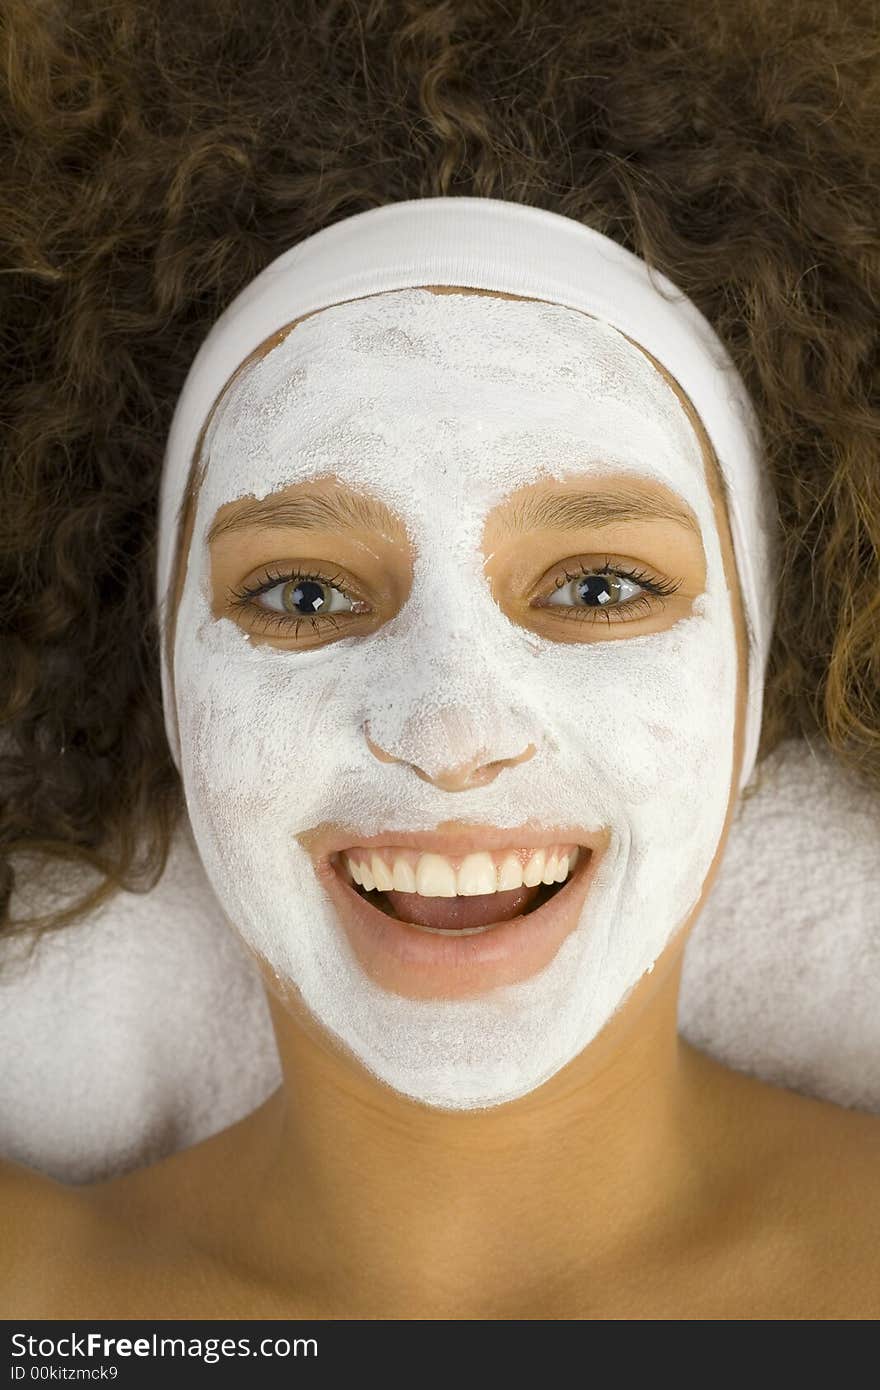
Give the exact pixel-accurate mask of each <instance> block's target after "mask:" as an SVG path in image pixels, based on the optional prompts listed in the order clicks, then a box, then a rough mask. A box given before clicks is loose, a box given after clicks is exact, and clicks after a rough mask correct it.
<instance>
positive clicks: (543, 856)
mask: <svg viewBox="0 0 880 1390" xmlns="http://www.w3.org/2000/svg"><path fill="white" fill-rule="evenodd" d="M578 854H579V850H578V847H577V845H551V846H549V847H548V848H547V849H538V850H501V851H500V852H498V853H496V854H490V853H488V852H487V851H485V850H481V851H480V852H479V853H477V854H467V855H465V856H464V857H463V858H456V857H453V858H447V857H446V855H443V854H420V853H419V852H418V851H417V850H411V849H396V848H394V847H393V846H388V845H386V846H383V848H382V849H381V850H366V849H357V848H352V849H349V850H345V851H343V853H342V860H343V863H344V864H345V867H346V868H347V869H348V872H349V873H350V874H351V876H352V878H353V879H354V881H355V883H357V884H359V885H360V887H361V888H365V889H366V890H367V891H368V892H369V891H370V890H371V889H373V888H378V889H379V890H380V891H382V892H388V891H389V890H392V889H393V890H396V891H398V892H401V893H419V894H421V896H422V897H424V898H454V897H457V896H462V897H475V896H476V895H477V894H479V893H504V892H507V891H509V890H510V889H511V888H522V887H523V885H525V886H526V887H528V888H531V887H534V886H535V885H536V884H538V883H564V881H565V879H566V878H567V877H568V874H569V872H570V871H571V869H573V868H574V866H575V864H576V863H577V861H578Z"/></svg>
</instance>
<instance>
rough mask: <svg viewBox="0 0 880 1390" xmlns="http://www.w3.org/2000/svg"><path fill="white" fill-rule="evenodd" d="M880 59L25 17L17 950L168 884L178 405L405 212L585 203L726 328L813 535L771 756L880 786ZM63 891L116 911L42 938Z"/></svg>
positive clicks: (632, 6)
mask: <svg viewBox="0 0 880 1390" xmlns="http://www.w3.org/2000/svg"><path fill="white" fill-rule="evenodd" d="M878 28H880V25H878V8H877V4H876V3H874V0H845V3H844V0H823V3H822V4H817V3H814V0H787V3H785V4H768V3H767V0H705V3H703V4H701V5H688V6H685V5H682V4H681V3H673V0H614V3H610V4H609V3H608V0H602V3H601V4H600V3H597V2H596V0H460V2H459V3H452V2H451V0H324V3H318V0H297V2H296V3H284V0H259V3H257V2H256V0H251V3H247V0H187V3H186V4H185V5H180V4H169V3H167V0H151V3H149V4H147V3H138V0H114V3H113V4H112V5H108V4H107V3H106V0H77V3H75V4H73V3H71V0H5V3H4V7H3V19H2V30H0V45H2V63H0V73H2V78H0V103H2V105H0V115H2V127H0V149H2V156H3V158H2V168H3V175H2V191H0V231H2V239H3V244H4V247H5V258H4V259H5V262H6V264H5V266H3V267H2V274H0V296H2V316H0V323H2V328H0V333H2V343H3V375H2V388H0V389H2V402H3V405H2V416H3V426H4V436H3V470H2V484H0V486H2V495H0V566H2V587H3V618H2V624H3V633H2V650H3V653H4V662H3V667H2V672H0V708H2V720H3V725H4V729H3V733H2V746H0V921H2V922H3V926H4V930H5V931H7V932H11V931H16V932H18V931H32V930H34V929H40V930H44V929H45V930H50V929H56V928H59V927H62V926H64V925H66V924H68V923H71V922H73V921H75V920H78V919H82V918H83V917H85V916H86V915H87V914H89V913H91V912H92V911H94V909H96V908H97V907H98V906H99V904H103V903H105V902H107V901H109V899H110V898H111V897H112V896H113V895H114V894H115V893H116V892H117V891H118V890H119V889H123V888H124V889H128V890H129V891H138V892H141V891H149V889H150V888H152V887H153V886H154V885H155V883H156V881H157V880H158V878H159V877H160V876H161V874H162V872H163V871H164V868H165V863H166V858H167V855H168V852H169V848H170V844H171V841H172V837H173V835H174V833H175V831H176V828H177V826H178V823H179V820H180V818H181V816H182V815H185V803H184V800H183V793H182V788H181V785H180V779H179V777H178V774H177V771H176V768H175V767H174V764H173V762H172V759H171V755H170V752H169V749H168V745H167V741H166V737H165V731H164V725H163V719H162V708H161V695H160V684H159V667H158V658H159V632H158V627H157V619H156V605H155V594H154V562H155V543H156V513H157V497H158V484H159V476H160V469H161V464H162V455H163V449H164V443H165V437H166V434H167V431H168V427H169V424H170V420H171V414H172V411H173V409H174V405H175V401H176V397H177V395H178V393H179V391H180V388H181V386H182V383H183V380H184V377H185V376H186V373H187V371H188V369H189V366H190V364H191V362H192V359H193V357H194V356H195V353H196V351H197V349H198V347H199V345H200V343H201V341H202V339H203V338H204V336H205V334H206V333H207V331H208V329H209V327H210V325H211V324H212V323H213V321H214V320H215V319H216V318H217V316H218V315H219V313H220V312H221V311H222V310H223V308H224V307H225V306H226V305H227V304H228V303H229V301H230V300H231V299H232V298H233V297H234V296H235V295H236V294H237V293H238V291H239V290H240V289H242V288H243V286H244V285H245V284H246V283H247V282H248V281H249V280H250V279H251V278H252V277H253V276H254V275H255V274H257V272H258V271H259V270H261V269H262V268H263V266H264V265H266V263H267V262H268V261H270V260H272V259H273V258H274V257H275V256H277V255H278V254H279V253H280V252H281V251H282V250H284V249H285V248H286V247H288V246H290V245H291V244H292V243H294V242H296V241H298V240H299V239H301V238H303V237H305V236H308V235H309V234H310V233H312V232H315V231H317V230H319V229H320V228H322V227H325V226H327V225H328V224H330V223H332V222H335V221H337V220H339V219H341V218H343V217H347V216H349V215H350V214H352V213H355V212H360V211H362V210H364V209H366V208H370V207H375V206H378V205H380V204H383V203H387V202H389V201H393V200H399V199H407V198H420V197H429V196H436V195H445V196H454V195H462V194H467V195H471V196H483V197H498V198H507V199H512V200H516V201H519V202H523V203H530V204H534V205H537V206H540V207H544V208H549V209H552V210H554V211H557V212H560V213H562V214H564V215H566V216H568V217H572V218H575V219H578V220H580V221H583V222H584V223H586V224H587V225H589V226H591V227H595V228H597V229H598V230H599V231H601V232H604V233H605V234H606V235H608V236H611V237H613V238H615V239H616V240H618V241H620V242H621V243H622V244H623V245H625V246H627V247H629V249H631V250H633V251H635V252H636V253H637V254H638V255H639V256H641V257H643V259H644V260H645V261H646V262H648V264H649V265H651V266H655V267H656V268H658V269H659V270H661V271H663V272H664V273H665V274H666V275H668V276H669V277H670V279H672V280H673V281H674V282H675V283H676V284H678V285H679V286H680V287H681V288H682V289H683V290H684V291H685V292H686V293H687V294H688V295H689V296H690V297H691V298H692V299H693V300H694V301H695V302H696V304H697V305H698V306H699V307H700V309H701V310H702V311H703V313H704V314H705V315H706V317H707V318H708V319H709V321H710V322H711V323H712V324H713V325H714V327H715V329H716V331H717V332H718V334H719V335H720V337H721V338H722V339H723V341H724V342H725V343H726V344H727V346H728V348H729V350H730V352H731V354H732V356H733V358H734V360H735V362H736V364H737V366H738V368H739V370H740V372H741V373H742V376H743V378H744V380H745V383H746V386H747V387H748V389H749V390H750V392H751V394H752V398H753V400H754V402H755V405H756V407H757V410H758V413H759V417H760V420H761V423H762V427H763V431H764V438H765V443H766V455H767V458H766V464H767V468H768V469H769V470H770V474H771V477H772V479H773V482H774V486H775V488H776V492H777V496H778V499H779V507H780V512H781V519H782V524H783V528H784V550H783V558H782V565H781V572H780V574H779V576H778V583H779V586H780V587H779V618H778V622H777V628H776V634H775V640H774V646H773V650H772V653H771V658H770V669H769V674H768V680H767V686H766V701H765V717H764V728H763V735H762V740H761V747H760V750H759V759H764V758H765V757H766V756H767V754H768V753H769V752H770V751H771V750H772V749H773V748H775V746H776V745H777V744H778V743H779V742H780V740H781V739H783V738H787V737H804V738H806V739H809V740H812V739H816V738H818V739H821V740H823V741H824V742H825V743H826V744H827V745H828V746H829V747H830V748H831V749H832V750H833V751H834V752H835V753H836V754H837V755H838V757H839V758H840V760H841V761H842V762H843V763H845V764H846V765H847V766H848V767H849V768H851V769H853V770H854V771H855V772H856V773H857V774H858V775H859V777H864V778H866V779H867V780H868V782H869V783H870V785H871V786H874V787H880V636H878V634H880V583H878V580H880V564H878V555H880V466H878V465H880V459H878V448H880V400H878V389H877V386H878V336H880V330H878V323H880V228H878V203H880V199H878V186H880V178H878V163H880V51H878V43H877V34H878ZM59 863H60V864H61V865H62V867H63V869H64V874H66V875H67V876H70V874H71V870H72V868H73V867H74V864H76V865H78V866H83V867H85V868H87V869H88V870H89V871H90V872H92V874H93V875H97V881H92V882H91V883H90V885H89V886H88V887H87V888H86V889H85V890H84V891H78V893H77V895H76V896H75V897H74V898H73V899H72V900H69V901H67V902H66V903H63V902H59V903H58V904H56V908H55V910H53V911H52V912H51V913H48V914H46V913H42V914H41V913H39V912H38V913H36V914H34V915H32V916H30V917H28V918H18V919H16V920H15V921H13V920H12V916H11V911H10V903H11V896H12V888H13V884H14V882H15V875H16V874H17V875H18V876H19V878H22V876H24V877H25V878H26V880H27V882H28V883H30V882H31V881H32V878H33V877H34V876H36V874H37V866H38V864H52V865H54V866H56V868H57V866H58V865H59ZM74 877H75V876H74ZM69 887H70V885H69V884H68V885H67V889H68V898H69V897H70V894H69ZM16 891H17V892H18V891H20V887H19V885H18V884H16Z"/></svg>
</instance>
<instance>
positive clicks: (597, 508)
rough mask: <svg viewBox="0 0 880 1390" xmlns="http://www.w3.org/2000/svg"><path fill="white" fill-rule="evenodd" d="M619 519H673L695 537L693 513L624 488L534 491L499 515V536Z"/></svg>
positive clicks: (611, 522) (697, 531) (575, 528)
mask: <svg viewBox="0 0 880 1390" xmlns="http://www.w3.org/2000/svg"><path fill="white" fill-rule="evenodd" d="M621 521H624V522H625V521H674V522H676V523H677V524H678V525H679V526H683V527H684V528H685V530H688V531H691V532H692V533H693V534H694V535H695V536H697V537H698V538H699V537H700V528H699V526H698V525H697V522H696V519H695V517H694V516H693V514H692V513H691V512H690V511H688V510H687V508H685V507H683V506H678V505H677V504H676V503H675V502H673V501H672V499H671V498H669V499H666V498H660V497H652V496H650V495H649V494H648V493H643V492H636V491H631V490H628V489H627V488H619V489H614V490H613V491H611V492H561V493H538V494H533V495H531V496H529V497H525V498H523V499H522V500H521V501H519V502H514V503H512V504H511V505H510V507H508V508H507V510H506V511H505V513H504V514H503V515H502V516H501V518H500V522H499V524H500V528H501V532H502V534H503V535H511V534H516V533H518V532H523V531H535V530H549V531H580V530H587V529H590V528H594V527H602V526H613V525H614V524H615V523H616V522H621Z"/></svg>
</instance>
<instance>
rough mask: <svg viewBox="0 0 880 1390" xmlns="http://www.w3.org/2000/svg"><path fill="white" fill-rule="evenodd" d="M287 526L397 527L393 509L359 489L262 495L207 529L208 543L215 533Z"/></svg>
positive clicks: (306, 528) (331, 528)
mask: <svg viewBox="0 0 880 1390" xmlns="http://www.w3.org/2000/svg"><path fill="white" fill-rule="evenodd" d="M252 526H253V527H263V528H269V527H287V528H295V529H296V530H298V531H354V530H367V531H387V530H399V529H400V523H399V521H398V520H397V518H396V517H395V515H394V513H393V512H392V511H390V510H389V508H388V507H386V506H385V504H384V502H380V501H379V500H378V499H377V498H373V497H365V496H362V495H360V494H358V493H347V492H336V493H329V494H327V495H324V494H320V495H318V494H316V493H301V494H299V495H298V496H296V497H286V498H277V497H275V498H273V497H264V498H263V499H262V500H260V501H253V502H251V501H248V502H246V503H245V504H244V505H243V506H241V507H239V508H237V509H236V511H234V512H230V514H229V515H228V516H226V517H223V518H222V519H219V518H218V519H215V521H214V522H213V524H212V526H211V528H210V530H209V531H208V544H209V545H211V544H212V542H214V541H215V540H216V539H217V537H218V536H225V535H229V534H230V533H231V532H234V531H244V530H247V529H249V528H250V527H252Z"/></svg>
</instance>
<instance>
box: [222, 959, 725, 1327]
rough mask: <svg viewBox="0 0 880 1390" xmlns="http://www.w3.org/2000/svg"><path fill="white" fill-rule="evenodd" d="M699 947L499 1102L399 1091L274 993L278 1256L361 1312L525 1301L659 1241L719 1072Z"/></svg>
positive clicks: (268, 1196) (259, 1159)
mask: <svg viewBox="0 0 880 1390" xmlns="http://www.w3.org/2000/svg"><path fill="white" fill-rule="evenodd" d="M683 950H684V940H683V938H682V939H680V940H678V941H676V942H674V943H673V944H672V945H671V946H670V947H669V948H668V949H667V951H666V952H665V953H664V955H663V956H662V957H661V959H660V960H659V961H658V962H657V965H656V966H655V969H654V971H653V972H652V973H651V974H650V975H646V976H645V977H644V978H643V979H642V980H641V981H640V983H639V985H638V986H637V987H636V988H635V989H634V990H633V991H632V993H631V995H630V996H629V998H628V999H627V1001H626V1003H625V1004H624V1005H623V1006H622V1007H621V1008H620V1009H619V1010H618V1012H617V1013H616V1014H615V1016H614V1018H613V1019H612V1020H611V1022H610V1023H609V1024H608V1025H607V1026H606V1027H605V1029H603V1031H602V1032H601V1033H600V1034H599V1036H598V1037H597V1038H596V1039H595V1040H594V1041H593V1042H592V1043H591V1044H590V1046H588V1047H587V1048H586V1049H585V1050H584V1051H583V1052H582V1053H581V1054H580V1055H579V1056H578V1057H576V1058H575V1059H574V1060H573V1061H572V1062H570V1063H569V1064H568V1065H567V1066H566V1067H564V1068H563V1069H562V1070H561V1071H560V1072H558V1073H557V1074H556V1075H555V1076H554V1077H552V1078H551V1079H550V1081H548V1082H546V1083H545V1084H544V1085H543V1086H541V1087H539V1088H538V1089H537V1090H536V1091H534V1092H532V1093H530V1094H528V1095H526V1096H523V1097H521V1098H520V1099H519V1100H517V1101H514V1102H508V1103H507V1104H505V1105H500V1106H498V1107H496V1108H493V1109H489V1110H484V1111H462V1112H451V1113H450V1112H447V1111H437V1110H432V1109H430V1108H427V1107H425V1106H421V1105H419V1104H417V1103H415V1102H413V1101H410V1100H408V1099H407V1098H405V1097H402V1096H400V1095H398V1094H397V1093H396V1092H394V1091H392V1090H390V1088H388V1087H385V1086H383V1085H382V1084H381V1083H379V1082H378V1081H376V1080H374V1079H373V1078H371V1077H370V1076H369V1075H368V1073H367V1072H366V1071H365V1070H364V1069H363V1068H362V1067H360V1066H359V1065H358V1064H357V1063H356V1062H354V1061H353V1060H352V1059H351V1058H349V1057H347V1056H344V1055H342V1054H341V1053H340V1052H338V1051H336V1050H334V1049H333V1048H332V1045H331V1044H330V1043H329V1042H328V1041H327V1040H326V1037H325V1035H323V1033H320V1032H319V1031H318V1030H317V1029H316V1028H315V1026H314V1024H312V1023H311V1022H306V1021H305V1020H304V1019H303V1018H301V1017H296V1018H294V1017H293V1016H292V1015H291V1013H290V1012H289V1011H288V1009H287V1008H286V1007H285V1006H283V1005H281V1004H280V1003H279V1002H278V1001H277V1000H276V999H275V998H274V997H273V996H271V995H270V1008H271V1011H272V1018H273V1023H274V1027H275V1032H276V1038H277V1042H278V1050H279V1056H280V1060H281V1065H282V1070H283V1073H284V1085H283V1086H282V1087H281V1089H280V1090H279V1091H277V1092H276V1093H275V1095H274V1096H273V1097H272V1098H271V1099H270V1101H268V1102H267V1103H266V1105H264V1106H263V1107H262V1109H261V1111H259V1112H257V1115H255V1116H252V1117H250V1119H251V1120H252V1121H255V1123H253V1124H252V1125H251V1129H250V1133H251V1136H252V1147H251V1150H250V1152H251V1154H252V1155H253V1163H254V1168H255V1174H256V1175H255V1177H254V1179H253V1188H252V1190H253V1191H254V1193H255V1198H254V1201H255V1203H256V1206H255V1207H252V1209H251V1210H250V1211H249V1212H248V1214H247V1220H248V1222H249V1223H250V1225H251V1229H253V1224H254V1223H255V1222H256V1223H257V1225H258V1226H260V1227H262V1229H263V1230H264V1231H265V1235H266V1240H267V1243H268V1244H269V1245H271V1248H272V1249H273V1251H274V1252H275V1259H274V1260H273V1263H274V1264H275V1265H277V1263H278V1251H279V1250H280V1249H282V1247H283V1248H284V1249H285V1250H287V1251H293V1250H295V1251H297V1252H299V1255H298V1257H297V1258H298V1259H299V1260H301V1262H302V1264H303V1266H304V1268H302V1269H299V1270H298V1272H297V1275H296V1277H298V1278H299V1279H300V1280H302V1279H303V1278H304V1277H305V1267H307V1274H308V1279H309V1281H310V1282H312V1283H314V1282H316V1281H317V1282H319V1283H320V1284H321V1285H322V1286H324V1287H332V1288H333V1289H334V1290H344V1291H345V1296H347V1297H348V1299H349V1302H350V1304H354V1305H357V1304H362V1303H363V1302H364V1301H367V1302H369V1301H370V1299H373V1300H374V1301H375V1299H376V1298H381V1299H382V1300H383V1301H385V1302H387V1304H388V1306H392V1307H395V1308H397V1309H402V1308H412V1307H420V1306H421V1307H424V1306H437V1304H438V1300H439V1301H440V1302H442V1301H443V1300H444V1298H446V1299H448V1301H449V1302H450V1303H456V1304H460V1305H463V1306H470V1307H475V1306H476V1307H486V1306H487V1300H491V1302H492V1305H493V1306H495V1305H496V1303H497V1304H498V1305H499V1306H500V1305H501V1304H503V1303H504V1301H505V1299H515V1298H516V1296H517V1293H519V1294H520V1295H522V1293H523V1291H524V1289H523V1277H524V1276H523V1271H526V1272H527V1274H526V1279H527V1282H528V1283H529V1284H533V1283H535V1282H537V1284H538V1286H539V1287H540V1286H541V1281H542V1280H550V1279H554V1280H555V1281H556V1282H557V1284H558V1280H559V1278H560V1270H565V1269H572V1270H574V1269H577V1270H578V1271H583V1269H584V1268H585V1267H587V1266H594V1267H595V1268H599V1267H600V1265H601V1263H602V1261H603V1260H604V1259H606V1258H611V1257H612V1256H613V1253H614V1252H615V1251H620V1250H621V1249H622V1248H623V1247H624V1246H626V1244H627V1243H628V1242H629V1241H631V1240H635V1239H637V1238H639V1239H643V1238H644V1233H645V1231H646V1230H648V1229H650V1228H651V1227H652V1225H653V1226H654V1227H657V1226H658V1225H659V1223H661V1222H662V1221H664V1220H666V1219H668V1217H669V1214H670V1210H671V1205H670V1204H677V1203H678V1202H679V1201H680V1200H683V1199H684V1196H685V1193H686V1192H687V1191H688V1189H689V1188H692V1185H693V1170H694V1163H695V1148H696V1147H699V1145H700V1144H701V1142H703V1141H702V1138H701V1132H700V1121H699V1109H698V1107H697V1106H696V1105H695V1104H694V1101H695V1098H696V1097H697V1095H698V1094H700V1093H702V1090H703V1089H705V1088H704V1084H703V1083H704V1081H705V1078H706V1070H707V1068H712V1067H713V1066H714V1064H712V1063H710V1062H709V1061H708V1059H706V1058H703V1057H701V1055H700V1054H699V1053H696V1052H695V1051H694V1050H693V1049H691V1048H690V1047H688V1046H687V1044H685V1043H683V1042H682V1040H681V1039H679V1037H678V1030H677V998H678V986H679V977H680V972H681V961H682V955H683ZM690 1201H691V1203H692V1202H693V1192H692V1191H691V1192H690ZM488 1271H491V1275H492V1287H491V1289H489V1288H487V1272H488ZM291 1277H292V1276H291ZM396 1315H397V1316H401V1315H402V1316H406V1315H407V1314H405V1313H404V1314H401V1313H397V1314H396ZM413 1315H415V1314H413Z"/></svg>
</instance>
